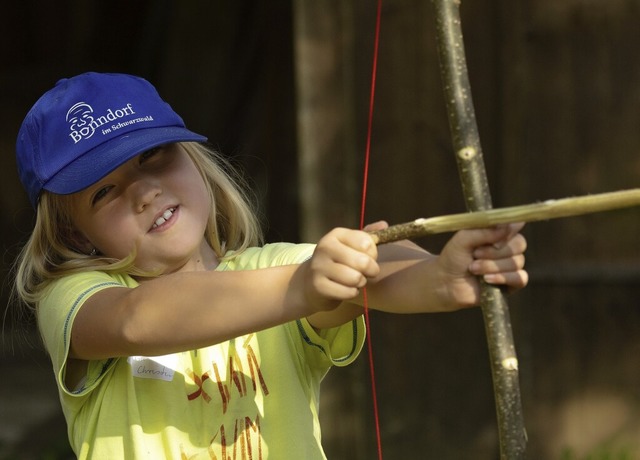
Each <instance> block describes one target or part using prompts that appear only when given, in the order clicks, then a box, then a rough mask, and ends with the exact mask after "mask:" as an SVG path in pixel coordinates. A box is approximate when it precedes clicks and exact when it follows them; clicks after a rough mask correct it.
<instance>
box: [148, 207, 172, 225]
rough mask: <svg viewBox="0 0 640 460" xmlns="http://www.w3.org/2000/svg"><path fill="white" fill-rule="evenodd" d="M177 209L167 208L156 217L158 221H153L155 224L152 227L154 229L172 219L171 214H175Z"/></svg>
mask: <svg viewBox="0 0 640 460" xmlns="http://www.w3.org/2000/svg"><path fill="white" fill-rule="evenodd" d="M175 210H176V208H169V209H167V210H166V211H165V212H163V213H162V215H161V216H160V217H158V218H157V219H156V221H155V222H154V223H153V226H152V227H151V228H152V229H154V228H158V227H159V226H160V225H162V224H164V223H165V222H166V221H168V220H169V219H171V216H173V213H174V212H175Z"/></svg>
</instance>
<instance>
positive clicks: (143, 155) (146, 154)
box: [138, 147, 162, 164]
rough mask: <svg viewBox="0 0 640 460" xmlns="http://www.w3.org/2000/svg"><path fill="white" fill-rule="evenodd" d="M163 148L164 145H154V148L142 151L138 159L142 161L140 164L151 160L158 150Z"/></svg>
mask: <svg viewBox="0 0 640 460" xmlns="http://www.w3.org/2000/svg"><path fill="white" fill-rule="evenodd" d="M161 149H162V147H154V148H152V149H149V150H147V151H146V152H144V153H141V154H140V155H139V156H138V160H139V161H140V164H142V163H144V162H145V161H147V160H150V159H151V158H153V157H154V156H155V155H156V154H157V153H158V152H160V150H161Z"/></svg>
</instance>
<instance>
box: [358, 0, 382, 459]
mask: <svg viewBox="0 0 640 460" xmlns="http://www.w3.org/2000/svg"><path fill="white" fill-rule="evenodd" d="M381 12H382V0H378V7H377V12H376V29H375V36H374V45H373V65H372V70H371V93H370V95H369V118H368V121H367V144H366V148H365V155H364V177H363V180H362V203H361V205H360V228H363V227H364V222H365V209H366V202H367V184H368V180H369V158H370V157H371V131H372V126H373V106H374V100H375V93H376V73H377V69H378V45H379V43H380V16H381ZM363 299H364V320H365V324H366V327H367V331H368V334H369V339H368V340H367V351H368V352H369V372H370V378H371V393H372V400H373V417H374V421H375V426H376V441H377V446H378V459H379V460H382V440H381V437H380V415H379V413H378V398H377V391H376V376H375V370H374V365H373V347H372V345H371V325H370V323H369V305H368V300H367V290H366V289H364V291H363Z"/></svg>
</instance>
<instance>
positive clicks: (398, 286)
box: [309, 223, 528, 328]
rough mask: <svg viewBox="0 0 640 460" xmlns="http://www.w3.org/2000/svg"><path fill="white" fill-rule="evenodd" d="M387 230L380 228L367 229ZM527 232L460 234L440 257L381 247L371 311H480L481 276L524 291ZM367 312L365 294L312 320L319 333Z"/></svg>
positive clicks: (512, 228)
mask: <svg viewBox="0 0 640 460" xmlns="http://www.w3.org/2000/svg"><path fill="white" fill-rule="evenodd" d="M384 226H386V224H385V223H377V224H373V225H370V226H369V227H367V228H366V230H376V229H379V228H383V227H384ZM522 227H523V225H522V224H511V225H505V226H499V227H495V228H489V229H479V230H464V231H460V232H458V233H456V234H454V235H453V237H452V238H451V239H450V240H449V242H448V243H447V244H446V245H445V247H444V249H443V250H442V252H441V254H440V255H433V254H430V253H428V252H427V251H425V250H424V249H422V248H420V247H419V246H417V245H415V244H413V243H411V242H408V241H402V242H396V243H391V244H386V245H381V246H379V247H378V259H377V261H378V264H379V266H380V273H379V275H378V276H376V277H375V278H371V279H369V280H368V281H367V287H366V289H367V303H368V307H369V308H370V309H372V310H380V311H386V312H391V313H427V312H444V311H454V310H458V309H461V308H467V307H472V306H476V305H478V304H479V302H480V283H479V280H478V277H483V278H484V280H485V281H486V282H488V283H490V284H494V285H498V286H503V287H505V288H506V289H507V291H509V292H513V291H515V290H518V289H521V288H523V287H524V286H526V284H527V282H528V275H527V272H526V271H525V270H524V260H525V259H524V251H525V250H526V240H525V238H524V237H523V236H522V235H521V234H520V233H519V232H520V230H521V229H522ZM362 311H363V296H362V293H360V294H359V295H358V296H357V297H356V298H354V299H353V300H352V301H350V302H344V303H343V304H342V305H341V306H340V307H338V308H337V309H335V310H332V311H327V312H322V313H317V314H315V315H313V316H311V317H309V321H310V323H311V324H312V325H313V326H314V327H316V328H327V327H333V326H337V325H340V324H344V323H345V322H347V321H349V320H351V319H353V318H355V317H357V316H358V315H360V314H362Z"/></svg>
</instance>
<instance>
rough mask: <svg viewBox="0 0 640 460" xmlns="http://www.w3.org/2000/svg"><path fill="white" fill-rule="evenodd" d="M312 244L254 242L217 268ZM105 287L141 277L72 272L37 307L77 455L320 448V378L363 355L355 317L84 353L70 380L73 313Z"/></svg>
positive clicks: (287, 258) (285, 255)
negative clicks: (94, 357)
mask: <svg viewBox="0 0 640 460" xmlns="http://www.w3.org/2000/svg"><path fill="white" fill-rule="evenodd" d="M313 248H314V246H312V245H293V244H286V243H277V244H272V245H266V246H264V247H262V248H251V249H249V250H247V251H245V252H243V253H242V254H240V255H239V256H237V257H235V258H232V259H230V260H229V261H226V262H223V263H221V264H220V266H219V267H218V268H217V270H248V269H257V268H265V267H270V266H275V265H286V264H292V263H300V262H302V261H304V260H306V259H307V258H308V257H310V255H311V253H312V251H313ZM112 286H128V287H131V288H134V287H135V286H137V283H136V281H135V280H133V279H132V278H131V277H129V276H126V275H109V274H106V273H103V272H87V273H82V274H77V275H71V276H68V277H65V278H62V279H60V280H59V281H56V282H55V283H54V284H53V286H52V287H51V290H50V292H49V293H48V295H47V297H46V298H45V299H44V300H43V301H42V302H41V304H40V305H39V307H38V321H39V326H40V329H41V331H42V335H43V338H44V341H45V346H46V348H47V350H48V352H49V353H50V355H51V360H52V363H53V368H54V372H55V374H56V380H57V384H58V388H59V394H60V400H61V403H62V408H63V411H64V414H65V417H66V420H67V424H68V432H69V439H70V442H71V445H72V447H73V449H74V451H75V453H76V454H77V455H78V457H79V458H80V459H85V458H92V459H116V458H117V459H154V460H155V459H160V458H162V459H200V458H206V459H220V460H222V459H225V460H226V459H228V458H232V459H238V460H239V459H267V458H272V459H278V460H282V459H296V460H297V459H305V460H312V459H324V458H325V455H324V453H323V451H322V446H321V442H320V426H319V421H318V393H319V387H320V382H321V380H322V378H323V377H324V375H325V374H326V372H327V371H328V370H329V368H330V367H331V366H332V365H338V366H344V365H347V364H349V363H350V362H352V361H353V360H354V359H355V358H356V357H357V355H358V354H359V352H360V350H361V349H362V345H363V343H364V334H365V330H364V322H363V320H362V318H361V317H360V318H358V319H357V320H354V321H352V322H350V323H348V324H345V325H343V326H341V327H338V328H335V329H331V330H326V331H322V332H321V333H320V334H317V333H316V332H315V331H314V329H313V328H312V327H310V325H309V324H308V323H307V321H306V320H304V319H301V320H299V321H293V322H290V323H287V324H284V325H282V326H277V327H273V328H270V329H267V330H264V331H261V332H256V333H252V334H248V335H245V336H242V337H237V338H235V339H232V340H229V341H227V342H224V343H221V344H218V345H213V346H210V347H206V348H202V349H198V350H192V351H185V352H181V353H175V354H171V355H166V356H155V357H143V356H130V357H128V358H112V359H106V360H101V361H92V362H90V363H89V368H88V371H87V376H86V379H85V380H84V382H83V383H82V385H81V386H80V387H79V388H75V389H69V388H66V387H65V384H64V373H65V364H66V360H67V356H68V352H69V333H70V330H71V327H72V325H73V321H74V318H75V316H76V313H77V312H78V310H79V309H80V308H82V305H83V303H84V301H85V300H86V299H87V298H89V297H90V296H91V295H92V294H94V293H96V292H98V291H99V290H101V289H106V288H109V287H112ZM176 308H180V306H179V305H176Z"/></svg>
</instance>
